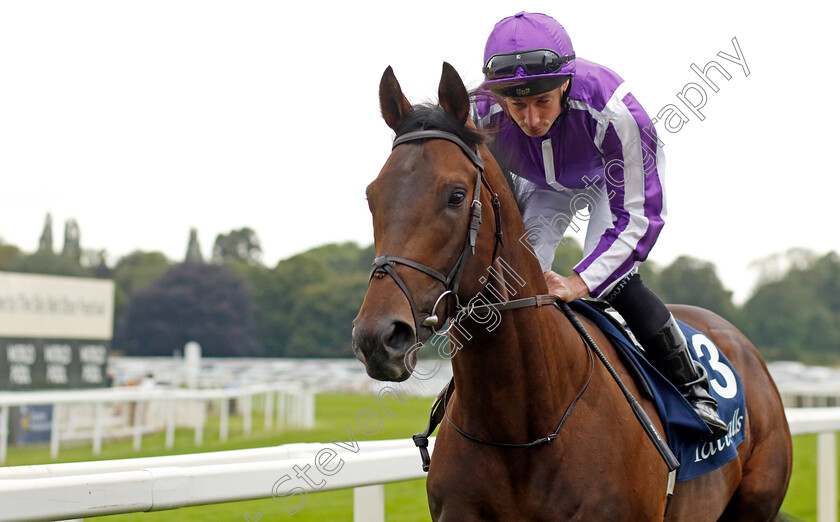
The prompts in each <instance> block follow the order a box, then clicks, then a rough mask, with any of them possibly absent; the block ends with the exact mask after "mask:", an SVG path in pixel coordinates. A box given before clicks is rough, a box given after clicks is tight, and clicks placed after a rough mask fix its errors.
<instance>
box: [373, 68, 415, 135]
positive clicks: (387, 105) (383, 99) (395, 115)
mask: <svg viewBox="0 0 840 522" xmlns="http://www.w3.org/2000/svg"><path fill="white" fill-rule="evenodd" d="M379 108H380V109H381V110H382V117H383V118H384V119H385V123H387V124H388V126H389V127H391V128H392V129H394V130H397V127H399V125H400V123H402V122H403V120H404V119H405V117H406V116H407V115H408V113H409V112H411V110H412V109H411V104H410V103H408V99H406V97H405V95H404V94H403V92H402V88H401V87H400V82H398V81H397V77H396V76H394V70H393V69H392V68H391V66H390V65H389V66H388V68H387V69H385V72H384V73H382V79H381V80H379Z"/></svg>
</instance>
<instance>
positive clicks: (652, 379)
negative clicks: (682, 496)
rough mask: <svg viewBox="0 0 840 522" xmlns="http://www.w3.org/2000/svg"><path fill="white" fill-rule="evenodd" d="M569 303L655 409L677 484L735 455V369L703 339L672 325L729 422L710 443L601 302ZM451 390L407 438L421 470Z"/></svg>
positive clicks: (741, 408)
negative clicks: (420, 429)
mask: <svg viewBox="0 0 840 522" xmlns="http://www.w3.org/2000/svg"><path fill="white" fill-rule="evenodd" d="M568 304H569V308H571V309H572V310H573V311H574V312H575V313H576V314H579V315H581V316H583V317H586V318H587V319H589V320H590V321H592V322H593V323H594V324H595V325H596V326H597V327H598V328H599V329H600V330H601V331H602V332H603V333H604V335H605V336H606V337H607V338H609V339H610V341H611V342H612V344H613V345H614V346H615V348H616V351H617V353H618V354H619V357H620V359H621V362H622V364H624V366H625V367H626V368H627V370H628V371H629V373H630V374H631V375H632V376H633V379H634V380H635V381H636V383H637V385H638V387H639V389H640V390H642V393H644V394H645V395H646V398H648V399H649V400H651V401H652V402H653V403H654V405H655V406H656V411H657V414H658V415H659V417H660V419H661V420H662V423H663V425H664V431H665V435H666V438H667V441H668V446H669V447H670V449H671V451H672V452H673V453H674V455H675V456H676V457H677V459H678V460H679V469H678V470H677V475H676V481H677V482H684V481H687V480H691V479H694V478H697V477H699V476H701V475H704V474H706V473H709V472H711V471H713V470H715V469H717V468H719V467H720V466H723V465H724V464H726V463H727V462H729V461H730V460H732V459H734V458H735V457H737V456H738V450H737V447H738V445H739V444H740V443H741V442H743V441H744V438H745V433H744V425H745V420H746V411H747V410H746V405H745V399H744V392H743V386H742V384H741V379H740V377H739V376H738V374H737V372H736V371H735V368H734V367H733V366H732V364H731V363H730V362H729V360H728V359H726V357H725V356H724V354H723V353H722V352H721V351H720V350H718V349H717V347H716V346H715V345H714V343H712V341H711V340H710V339H709V338H708V337H707V336H706V335H704V334H703V333H701V332H699V331H697V330H695V329H694V328H692V327H690V326H688V325H687V324H685V323H683V322H681V321H677V322H678V324H679V326H680V328H681V329H682V331H683V333H684V334H685V337H686V340H687V341H688V342H689V348H690V349H689V352H690V353H691V355H692V357H693V358H694V359H695V360H697V361H699V362H700V363H701V364H702V365H703V366H704V367H705V368H706V372H707V374H708V375H709V379H710V384H711V385H710V393H711V394H712V396H713V397H714V398H715V399H716V400H717V402H718V411H719V413H720V416H721V418H722V419H724V420H726V419H729V422H728V424H729V433H728V434H727V435H726V436H725V437H723V438H720V439H718V440H716V441H712V442H705V441H703V440H702V436H704V435H706V434H708V433H709V428H708V427H707V426H706V424H705V422H703V420H702V419H701V418H700V417H699V416H698V415H697V413H696V412H695V411H694V408H692V407H691V405H690V404H689V403H688V401H686V400H685V398H683V396H682V395H681V394H680V392H679V391H678V390H677V389H676V388H675V387H674V386H673V385H672V384H671V383H670V382H669V381H668V380H667V379H665V377H663V376H662V374H660V373H659V372H658V371H657V370H656V369H655V368H654V367H653V365H651V364H650V363H649V362H648V361H647V359H646V358H645V357H644V355H643V349H642V348H641V346H639V344H638V343H637V342H636V341H635V339H634V338H633V336H632V334H631V333H630V332H629V330H628V329H627V328H626V326H625V325H624V324H623V322H622V320H621V319H620V316H618V317H616V316H614V315H613V313H614V312H608V311H607V308H608V305H606V303H600V302H597V301H588V300H587V301H582V300H579V301H574V302H572V303H568ZM616 315H617V314H616ZM454 391H455V379H454V377H453V379H452V380H450V382H449V383H448V384H447V385H446V387H444V389H443V390H441V392H440V393H439V394H438V396H437V398H436V399H435V401H434V403H433V405H432V409H431V412H430V415H429V425H428V427H427V428H426V430H425V431H423V432H421V433H418V434H416V435H414V436H413V437H412V438H413V440H414V443H415V445H416V446H417V447H418V448H419V450H420V456H421V459H422V463H423V470H424V471H428V470H429V464H430V462H431V458H430V456H429V452H428V437H429V436H430V435H431V434H432V433H433V432H434V430H435V429H436V428H437V426H438V425H439V424H440V423H441V422H442V421H443V418H444V412H445V408H446V403H447V402H448V401H449V399H450V398H451V396H452V393H453V392H454ZM564 420H565V419H564ZM558 429H559V428H558Z"/></svg>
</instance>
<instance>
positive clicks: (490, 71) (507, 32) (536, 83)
mask: <svg viewBox="0 0 840 522" xmlns="http://www.w3.org/2000/svg"><path fill="white" fill-rule="evenodd" d="M483 72H484V79H485V81H484V83H482V85H481V86H482V87H483V88H484V89H488V90H490V91H493V92H494V93H496V94H497V95H499V96H502V97H505V98H507V97H511V96H536V95H538V94H542V93H545V92H548V91H550V90H552V89H555V88H557V87H559V86H560V85H562V84H563V83H564V82H565V81H566V80H569V79H571V78H572V77H573V76H574V75H575V50H574V48H573V47H572V40H571V39H570V38H569V34H568V33H566V30H565V29H563V26H562V25H560V23H559V22H558V21H557V20H555V19H554V18H552V17H550V16H548V15H544V14H542V13H526V12H524V11H523V12H521V13H517V14H515V15H513V16H509V17H507V18H505V19H503V20H502V21H500V22H499V23H497V24H496V26H495V27H494V28H493V31H492V32H491V33H490V36H489V37H488V38H487V44H486V45H485V46H484V69H483ZM567 92H568V91H567Z"/></svg>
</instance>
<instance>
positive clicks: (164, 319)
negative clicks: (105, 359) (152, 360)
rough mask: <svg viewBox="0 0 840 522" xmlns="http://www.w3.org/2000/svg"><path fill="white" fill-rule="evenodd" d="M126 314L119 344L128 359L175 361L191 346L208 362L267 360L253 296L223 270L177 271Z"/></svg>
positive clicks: (137, 298) (186, 267)
mask: <svg viewBox="0 0 840 522" xmlns="http://www.w3.org/2000/svg"><path fill="white" fill-rule="evenodd" d="M126 313H127V315H126V321H125V327H124V331H123V332H121V335H120V338H119V339H118V341H119V344H120V345H121V346H123V347H124V350H125V353H126V354H127V355H172V353H173V352H174V351H176V350H182V349H183V347H184V345H185V344H186V343H187V342H189V341H196V342H198V343H199V344H200V345H201V347H202V354H203V355H204V356H207V357H227V356H258V355H262V354H263V349H262V346H260V344H259V343H258V341H257V338H256V329H255V324H254V304H253V300H252V298H251V294H250V291H249V289H248V287H247V285H246V283H245V281H244V280H243V279H242V278H241V277H240V276H238V275H236V274H235V273H234V272H232V271H231V270H230V269H228V268H227V267H224V266H218V265H206V264H198V263H184V264H180V265H176V266H174V267H172V268H171V269H170V270H169V271H168V272H167V273H166V274H165V275H164V276H163V277H161V278H160V279H158V280H157V281H155V282H154V283H153V284H151V285H150V286H149V287H147V288H146V289H145V290H142V291H139V292H137V293H135V294H134V296H133V297H132V299H131V303H130V304H129V307H128V310H127V312H126Z"/></svg>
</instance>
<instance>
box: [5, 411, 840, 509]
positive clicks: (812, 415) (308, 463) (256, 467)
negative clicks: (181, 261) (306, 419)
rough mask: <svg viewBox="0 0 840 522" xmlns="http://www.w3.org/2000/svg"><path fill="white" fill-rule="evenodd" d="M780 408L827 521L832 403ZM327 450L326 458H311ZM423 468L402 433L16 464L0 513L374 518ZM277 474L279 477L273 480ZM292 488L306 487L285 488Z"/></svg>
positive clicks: (832, 482)
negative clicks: (346, 505)
mask: <svg viewBox="0 0 840 522" xmlns="http://www.w3.org/2000/svg"><path fill="white" fill-rule="evenodd" d="M787 415H788V422H789V423H790V428H791V432H792V433H793V434H804V433H817V434H818V457H817V459H818V463H819V465H818V471H817V520H818V521H819V522H835V521H836V520H837V454H836V437H835V433H836V432H837V431H840V408H800V409H789V410H787ZM356 444H358V446H357V445H356ZM433 444H434V440H433V439H432V441H431V445H432V446H433ZM430 449H431V448H430ZM325 450H329V451H328V452H327V451H325ZM329 452H332V453H333V454H334V455H333V456H332V458H331V459H324V458H320V457H318V456H319V455H329V454H330V453H329ZM312 467H315V468H316V469H319V470H321V469H325V470H326V471H328V472H330V473H331V474H328V473H323V476H324V479H323V480H322V481H321V482H320V483H314V482H313V484H315V486H314V487H313V486H312V485H310V484H309V482H306V481H303V480H292V479H293V478H294V477H299V476H300V475H299V474H298V473H299V471H300V470H301V469H304V468H307V469H308V468H312ZM424 476H425V473H423V472H422V470H421V469H420V457H419V453H418V451H417V449H416V448H415V447H414V445H413V444H412V442H411V441H410V440H408V439H401V440H389V441H360V442H357V443H355V444H350V443H349V441H348V442H346V443H342V444H341V445H337V444H328V443H308V444H286V445H283V446H276V447H272V448H258V449H250V450H235V451H224V452H215V453H203V454H194V455H175V456H169V457H150V458H143V459H124V460H112V461H98V462H80V463H67V464H48V465H40V466H19V467H11V468H3V469H0V505H2V506H3V509H2V510H0V520H21V521H22V520H56V519H67V518H73V517H91V516H98V515H107V514H115V513H131V512H138V511H159V510H165V509H174V508H178V507H184V506H197V505H204V504H213V503H218V502H232V501H238V500H253V499H261V498H269V497H272V496H275V498H277V496H280V498H281V499H282V498H284V497H285V500H283V502H282V503H280V504H278V509H282V510H293V509H296V508H299V507H300V504H301V502H305V500H306V498H305V496H304V495H308V493H310V492H314V491H328V490H335V489H345V488H354V492H353V500H354V510H353V513H354V520H356V521H364V522H384V520H385V507H384V486H383V484H385V483H389V482H397V481H402V480H410V479H416V478H423V477H424ZM284 477H288V478H289V480H288V481H285V482H283V481H281V479H283V478H284ZM278 484H279V486H280V487H278ZM294 488H301V491H306V492H307V493H298V494H296V495H289V492H291V491H292V490H293V489H294ZM287 504H288V505H287ZM293 504H294V505H293ZM304 505H305V504H304ZM243 515H244V514H243Z"/></svg>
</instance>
